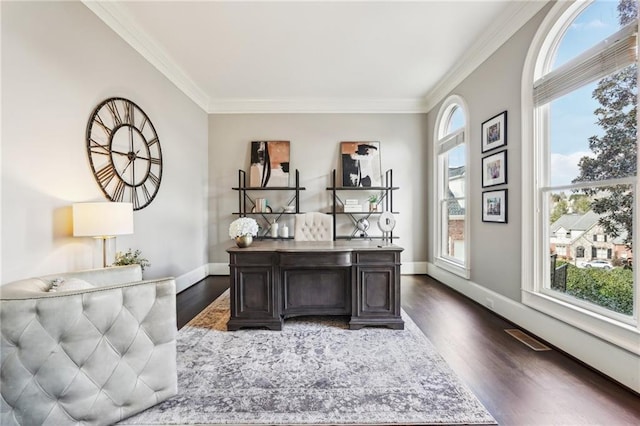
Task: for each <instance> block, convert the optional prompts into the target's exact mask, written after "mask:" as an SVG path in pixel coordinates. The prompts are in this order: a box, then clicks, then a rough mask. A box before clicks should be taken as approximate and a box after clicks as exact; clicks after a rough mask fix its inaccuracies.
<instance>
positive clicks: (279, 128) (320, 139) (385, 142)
mask: <svg viewBox="0 0 640 426" xmlns="http://www.w3.org/2000/svg"><path fill="white" fill-rule="evenodd" d="M425 118H426V116H425V114H232V115H225V114H213V115H211V116H210V118H209V185H210V188H211V191H210V200H209V261H210V262H211V263H216V264H219V265H225V264H228V262H229V259H228V255H227V253H226V252H225V248H227V247H229V246H230V245H231V244H232V242H231V240H230V239H229V235H228V229H229V224H230V223H231V221H232V220H233V219H234V216H233V215H232V212H237V211H238V193H237V191H233V190H232V189H231V188H232V187H235V186H237V184H238V181H237V176H238V169H244V170H247V171H248V168H249V147H250V144H251V141H254V140H288V141H290V142H291V169H292V171H293V170H295V169H298V170H300V180H301V185H302V186H304V187H305V188H306V190H305V191H303V192H302V194H301V200H300V209H301V210H302V211H325V212H326V211H329V210H330V208H331V200H330V192H329V191H327V190H326V188H327V186H329V185H330V184H331V171H332V170H333V169H334V168H338V164H339V152H340V142H341V141H380V152H381V161H382V170H387V169H393V179H394V182H393V183H394V185H395V186H399V187H400V189H399V190H398V191H396V192H395V198H394V210H397V211H398V212H399V213H400V214H399V215H397V217H396V219H397V227H396V229H395V230H394V234H395V235H397V236H399V237H400V239H399V240H397V242H396V243H397V244H399V245H401V246H402V247H404V248H405V251H404V252H403V254H402V262H403V264H404V265H405V268H404V270H405V272H410V271H408V270H407V268H409V267H416V265H410V264H412V263H415V262H418V263H420V262H421V265H422V268H423V271H422V272H424V268H425V265H424V260H425V259H426V239H425V233H426V217H427V216H426V210H425V209H426V197H425V193H424V187H425V182H426V180H427V179H428V173H427V171H428V166H426V164H427V163H426V158H427V157H426V151H425V149H426V138H427V135H426V120H425ZM291 182H292V184H293V180H292V181H291ZM254 195H255V194H254ZM269 196H275V194H269V195H266V197H267V198H268V197H269ZM276 205H278V203H276ZM371 227H372V230H373V232H376V231H378V229H377V226H376V222H375V221H373V220H372V221H371ZM417 267H418V268H419V267H420V264H419V265H417Z"/></svg>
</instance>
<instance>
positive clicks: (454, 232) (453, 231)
mask: <svg viewBox="0 0 640 426" xmlns="http://www.w3.org/2000/svg"><path fill="white" fill-rule="evenodd" d="M442 205H443V212H442V216H443V217H444V218H445V221H444V230H443V231H444V232H443V233H444V236H443V237H444V238H442V254H443V255H445V256H447V257H450V258H453V259H455V260H457V261H459V262H460V263H462V264H464V260H465V254H464V253H465V235H464V222H465V216H464V208H462V207H461V206H460V203H459V200H448V201H445V202H444V203H443V204H442Z"/></svg>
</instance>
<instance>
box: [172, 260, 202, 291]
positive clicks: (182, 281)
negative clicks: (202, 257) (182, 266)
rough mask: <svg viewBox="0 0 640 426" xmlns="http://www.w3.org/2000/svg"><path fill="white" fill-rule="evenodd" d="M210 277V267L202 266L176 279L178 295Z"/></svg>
mask: <svg viewBox="0 0 640 426" xmlns="http://www.w3.org/2000/svg"><path fill="white" fill-rule="evenodd" d="M207 276H209V270H208V265H202V266H200V267H198V268H196V269H194V270H193V271H190V272H187V273H186V274H182V275H180V276H179V277H176V293H180V292H181V291H184V290H186V289H188V288H189V287H191V286H192V285H194V284H195V283H197V282H199V281H202V280H203V279H205V278H206V277H207Z"/></svg>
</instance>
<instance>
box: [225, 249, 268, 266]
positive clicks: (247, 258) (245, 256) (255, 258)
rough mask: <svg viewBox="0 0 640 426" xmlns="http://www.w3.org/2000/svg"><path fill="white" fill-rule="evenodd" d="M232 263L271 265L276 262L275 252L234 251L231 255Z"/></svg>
mask: <svg viewBox="0 0 640 426" xmlns="http://www.w3.org/2000/svg"><path fill="white" fill-rule="evenodd" d="M229 263H230V264H231V265H247V266H271V265H273V264H275V254H273V253H250V252H248V253H232V254H231V255H230V256H229Z"/></svg>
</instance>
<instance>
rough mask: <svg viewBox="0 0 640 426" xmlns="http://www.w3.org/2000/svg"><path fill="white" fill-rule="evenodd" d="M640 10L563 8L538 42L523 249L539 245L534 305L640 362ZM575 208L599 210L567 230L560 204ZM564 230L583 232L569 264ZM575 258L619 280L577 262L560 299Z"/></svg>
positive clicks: (526, 120) (633, 6)
mask: <svg viewBox="0 0 640 426" xmlns="http://www.w3.org/2000/svg"><path fill="white" fill-rule="evenodd" d="M637 7H638V5H637V2H635V1H629V0H621V1H620V2H611V1H592V2H558V3H557V4H555V5H554V6H553V7H552V9H551V11H550V12H549V14H548V16H547V17H546V18H545V20H544V22H543V23H542V25H541V26H540V28H539V30H538V33H537V34H536V36H535V37H534V40H533V42H532V45H531V48H530V50H529V53H528V56H527V61H526V63H525V67H524V71H523V79H522V84H523V91H522V93H523V98H522V99H523V104H522V111H523V146H524V149H523V153H522V167H523V187H522V188H523V206H522V207H523V223H524V224H525V225H524V229H523V241H531V244H530V245H528V246H527V247H525V248H524V250H523V264H524V265H525V266H524V268H525V273H524V274H523V282H522V289H523V297H522V301H523V303H525V304H527V305H529V306H531V307H533V308H535V309H538V310H540V311H543V312H545V313H547V314H549V315H551V316H554V317H556V318H559V319H561V320H563V321H565V322H568V323H570V324H573V325H574V326H577V327H579V328H582V329H584V330H587V331H589V332H590V333H592V334H595V335H597V336H599V337H601V338H603V339H604V340H608V341H611V342H614V343H615V344H617V345H619V346H621V347H624V348H626V349H628V350H630V351H632V352H633V353H636V354H640V348H639V347H637V336H638V333H639V332H640V328H639V323H638V311H639V310H640V309H639V305H640V302H639V301H638V293H639V291H638V284H637V283H638V272H637V271H635V270H633V269H631V268H630V267H628V266H629V265H631V262H630V260H631V259H632V256H633V250H632V247H633V246H634V245H635V242H636V240H637V237H636V235H635V234H634V232H633V231H634V225H635V219H634V218H635V216H636V215H635V210H636V208H637V206H638V197H637V184H638V180H637V167H636V166H637V146H638V136H637V128H636V127H637V126H636V123H637V100H638V91H637V75H638V67H637V65H638V58H637V30H638V21H637ZM574 197H575V198H576V199H578V198H579V199H581V200H582V201H583V203H582V204H581V205H582V206H584V205H585V204H586V205H587V206H588V208H589V211H588V212H587V213H583V214H584V218H582V219H584V220H583V222H580V221H579V220H578V221H575V220H577V219H580V218H579V217H578V216H581V215H575V214H574V215H572V214H571V213H570V212H571V211H573V210H572V209H571V208H569V209H567V212H566V213H567V214H566V215H565V216H575V217H571V218H564V219H563V217H561V218H560V219H563V220H564V221H565V222H563V223H558V222H559V221H560V219H557V220H556V218H558V214H557V211H554V200H560V199H570V198H574ZM552 214H553V215H554V221H552V220H551V219H550V218H551V216H552ZM594 219H595V221H594ZM566 221H575V223H572V224H571V225H568V224H567V223H566ZM585 221H586V222H589V226H587V224H586V223H584V222H585ZM573 225H576V226H573ZM560 226H563V227H565V228H566V229H570V230H571V232H570V237H569V236H568V235H569V233H566V234H565V239H566V240H570V241H569V242H568V243H567V244H568V245H567V246H566V248H565V249H560V250H565V251H564V253H565V259H561V256H563V255H562V254H561V253H560V252H558V249H559V247H560V246H559V245H558V243H559V241H557V238H558V234H557V230H558V229H560ZM550 252H551V254H552V257H553V255H554V254H555V255H556V256H558V260H557V263H558V264H559V265H556V264H555V263H554V264H553V265H552V263H551V262H550V261H549V253H550ZM570 253H575V257H576V258H578V257H580V258H581V260H584V261H588V260H592V259H601V260H604V259H608V260H610V261H611V263H612V264H613V265H614V268H612V269H611V270H606V271H603V270H593V269H595V268H582V269H581V268H579V265H578V262H577V259H574V260H573V262H572V263H569V265H568V267H567V285H566V289H565V288H563V289H558V288H552V285H551V284H552V283H551V282H550V277H552V276H553V272H554V271H552V270H551V269H552V268H557V267H559V266H562V267H563V265H562V263H565V264H566V263H567V262H568V261H569V259H568V257H569V255H570ZM586 255H589V256H590V259H587V257H586ZM623 260H624V262H623ZM603 273H606V274H609V275H606V276H605V275H603ZM598 274H600V275H598ZM581 286H583V287H585V288H582V287H581ZM587 290H588V291H587ZM629 326H631V327H630V328H629Z"/></svg>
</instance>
